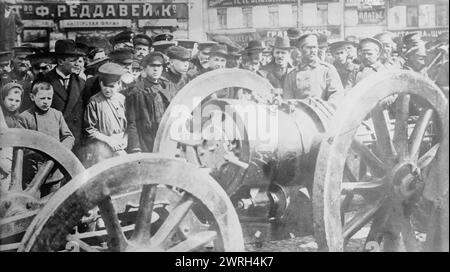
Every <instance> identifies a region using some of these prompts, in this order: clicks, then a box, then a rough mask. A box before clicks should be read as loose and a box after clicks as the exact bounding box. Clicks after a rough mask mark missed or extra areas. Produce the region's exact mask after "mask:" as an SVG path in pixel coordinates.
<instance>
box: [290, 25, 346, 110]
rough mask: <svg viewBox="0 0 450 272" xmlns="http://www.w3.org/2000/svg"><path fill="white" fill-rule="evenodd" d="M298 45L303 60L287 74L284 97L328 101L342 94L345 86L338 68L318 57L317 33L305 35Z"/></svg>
mask: <svg viewBox="0 0 450 272" xmlns="http://www.w3.org/2000/svg"><path fill="white" fill-rule="evenodd" d="M298 47H299V49H300V51H301V53H302V62H301V64H300V65H299V66H298V67H297V69H295V70H293V71H292V72H290V73H289V74H288V75H287V77H286V80H285V84H284V88H283V90H284V92H283V97H284V98H285V99H305V98H307V97H319V98H321V99H323V100H325V101H328V100H329V99H330V97H331V96H332V95H334V96H337V95H338V94H341V93H342V91H343V87H342V83H341V80H340V78H339V74H338V73H337V71H336V68H334V66H333V65H331V64H330V63H327V62H324V61H321V60H320V59H319V57H318V50H319V48H318V37H317V35H316V34H306V35H303V36H302V37H300V38H299V42H298Z"/></svg>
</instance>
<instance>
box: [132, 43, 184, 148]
mask: <svg viewBox="0 0 450 272" xmlns="http://www.w3.org/2000/svg"><path fill="white" fill-rule="evenodd" d="M164 65H165V56H164V54H162V53H161V52H157V51H155V52H151V53H149V54H148V55H147V56H145V57H144V58H143V59H142V62H141V66H142V67H143V72H144V73H145V77H140V78H139V79H138V80H137V82H136V84H135V85H134V86H133V87H132V88H131V91H130V92H129V93H128V95H127V97H126V109H127V120H128V127H127V134H128V147H127V149H128V152H130V153H135V152H152V151H153V142H154V139H155V137H156V132H157V130H158V126H159V122H160V121H161V119H162V116H163V114H164V112H165V110H166V109H167V107H168V106H169V103H170V101H171V100H172V98H173V97H174V96H175V94H176V87H175V85H174V84H173V83H172V82H170V81H169V80H167V79H165V78H164V77H162V72H163V69H164Z"/></svg>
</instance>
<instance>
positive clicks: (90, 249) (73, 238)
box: [67, 235, 100, 252]
mask: <svg viewBox="0 0 450 272" xmlns="http://www.w3.org/2000/svg"><path fill="white" fill-rule="evenodd" d="M67 241H69V242H70V241H72V242H75V243H77V244H78V245H79V246H80V248H81V249H82V250H84V251H86V252H100V250H98V249H97V248H95V247H93V246H90V245H88V244H87V243H85V242H83V241H81V239H78V237H77V236H75V235H69V236H68V237H67Z"/></svg>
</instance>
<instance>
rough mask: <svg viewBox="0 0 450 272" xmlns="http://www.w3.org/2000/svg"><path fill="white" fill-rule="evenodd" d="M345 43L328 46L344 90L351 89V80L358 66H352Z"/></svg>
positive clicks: (346, 43)
mask: <svg viewBox="0 0 450 272" xmlns="http://www.w3.org/2000/svg"><path fill="white" fill-rule="evenodd" d="M348 44H349V42H347V41H337V42H334V43H332V44H330V52H331V54H332V55H333V58H334V63H333V65H334V67H335V68H336V70H337V72H338V74H339V77H340V78H341V82H342V86H343V87H344V89H350V88H352V87H353V80H354V79H355V74H356V72H357V71H358V68H359V67H358V65H356V64H354V63H353V62H352V61H351V60H350V58H349V57H348V50H347V46H348Z"/></svg>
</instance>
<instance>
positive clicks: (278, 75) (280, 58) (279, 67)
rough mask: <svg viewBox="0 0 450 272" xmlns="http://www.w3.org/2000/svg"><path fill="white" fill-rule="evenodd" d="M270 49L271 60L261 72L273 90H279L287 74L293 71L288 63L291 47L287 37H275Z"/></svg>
mask: <svg viewBox="0 0 450 272" xmlns="http://www.w3.org/2000/svg"><path fill="white" fill-rule="evenodd" d="M272 48H273V51H272V56H273V59H272V61H271V62H270V63H269V64H267V65H265V66H263V67H262V68H261V70H262V71H263V72H264V73H265V74H266V78H267V79H268V80H269V82H270V83H271V84H272V86H273V87H274V88H277V89H281V88H283V86H284V82H285V78H286V76H287V74H288V73H289V72H291V71H292V70H294V67H293V66H292V64H291V63H290V61H291V51H292V49H293V47H292V46H291V44H290V41H289V38H288V37H276V39H275V43H274V45H273V46H272Z"/></svg>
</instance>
